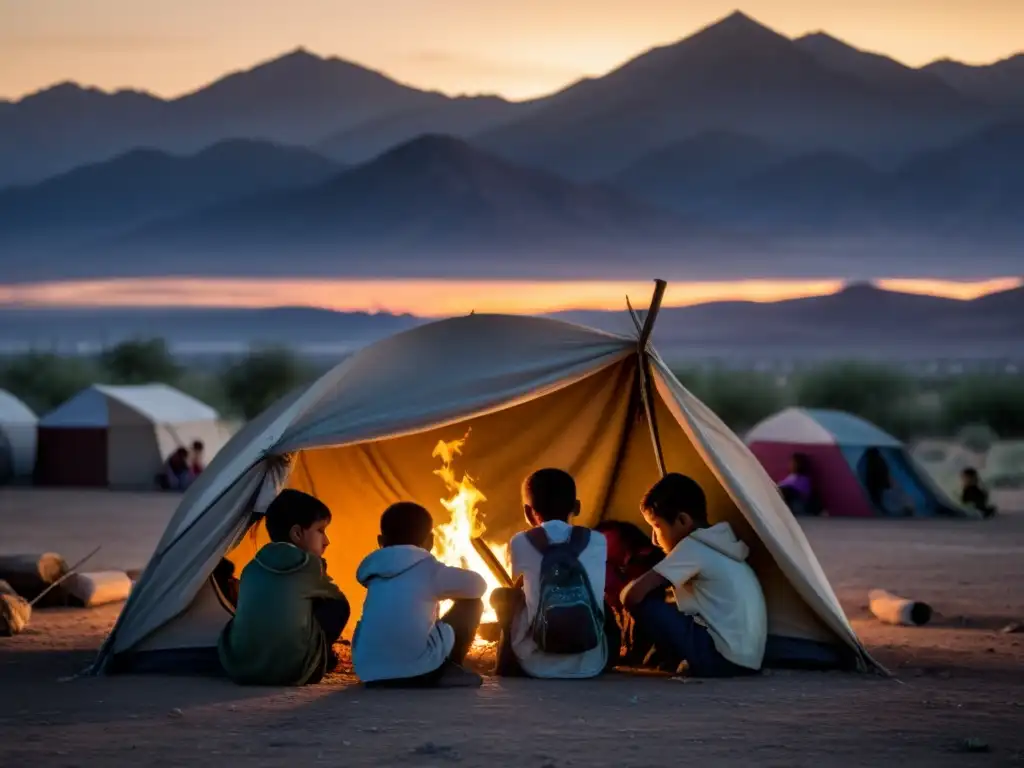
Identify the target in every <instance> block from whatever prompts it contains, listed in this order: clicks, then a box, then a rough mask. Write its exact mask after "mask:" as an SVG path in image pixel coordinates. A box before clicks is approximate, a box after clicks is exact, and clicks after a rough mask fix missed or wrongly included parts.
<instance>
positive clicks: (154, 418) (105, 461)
mask: <svg viewBox="0 0 1024 768" xmlns="http://www.w3.org/2000/svg"><path fill="white" fill-rule="evenodd" d="M228 436H229V435H228V433H227V432H226V430H225V429H224V428H223V426H222V425H221V423H220V419H219V416H218V414H217V412H216V411H215V410H214V409H213V408H211V407H210V406H208V405H206V404H205V403H202V402H200V401H199V400H196V399H195V398H194V397H190V396H189V395H186V394H185V393H184V392H180V391H179V390H177V389H174V388H173V387H169V386H167V385H166V384H146V385H141V386H120V387H113V386H105V385H102V384H95V385H93V386H91V387H88V388H87V389H84V390H82V391H81V392H79V393H78V394H77V395H75V396H73V397H72V398H71V399H70V400H68V401H66V402H65V403H63V404H62V405H60V406H58V407H57V408H56V409H55V410H53V411H51V412H50V413H48V414H46V415H45V416H43V418H42V419H40V421H39V430H38V456H37V460H36V471H35V479H36V483H37V484H39V485H54V486H79V487H112V488H152V487H153V485H154V478H155V476H156V474H157V473H158V472H159V471H160V470H161V467H162V466H163V464H164V461H166V459H167V457H168V456H169V455H170V454H171V453H172V452H173V451H174V450H175V449H176V448H178V447H188V446H190V445H191V444H192V442H193V441H194V440H200V441H202V442H203V443H204V445H205V447H206V451H205V453H206V455H207V456H212V455H214V454H215V453H216V452H217V451H218V450H219V449H220V448H221V446H223V445H224V443H225V442H227V438H228Z"/></svg>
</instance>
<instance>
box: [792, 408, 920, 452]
mask: <svg viewBox="0 0 1024 768" xmlns="http://www.w3.org/2000/svg"><path fill="white" fill-rule="evenodd" d="M805 413H806V414H807V416H809V417H810V418H812V419H814V421H816V422H817V423H818V424H820V425H821V426H822V428H824V429H826V430H827V431H828V432H829V433H830V434H832V436H833V437H835V439H836V442H837V443H838V444H839V445H863V446H874V447H876V448H885V447H898V446H902V443H901V442H900V441H899V440H897V439H896V438H895V437H893V436H892V435H890V434H889V433H887V432H883V431H882V430H880V429H879V428H878V427H876V426H875V425H874V424H871V423H869V422H867V421H864V419H861V418H858V417H857V416H854V415H852V414H849V413H844V412H843V411H827V410H817V409H813V408H808V409H806V411H805Z"/></svg>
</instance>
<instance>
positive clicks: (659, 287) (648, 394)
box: [626, 280, 668, 477]
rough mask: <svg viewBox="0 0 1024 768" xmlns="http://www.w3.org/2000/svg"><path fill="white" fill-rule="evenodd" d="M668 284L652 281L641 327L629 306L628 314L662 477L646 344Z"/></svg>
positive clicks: (663, 462)
mask: <svg viewBox="0 0 1024 768" xmlns="http://www.w3.org/2000/svg"><path fill="white" fill-rule="evenodd" d="M667 285H668V284H667V283H666V282H665V281H664V280H655V281H654V295H653V296H652V297H651V306H650V308H649V309H648V310H647V317H645V318H644V322H643V325H642V326H641V325H640V319H639V318H638V317H637V314H636V312H634V311H633V307H632V306H629V311H630V314H631V315H632V316H633V322H634V323H635V324H636V326H637V328H638V330H639V337H638V338H637V354H638V355H639V358H640V397H641V399H642V400H643V404H644V413H646V415H647V426H648V427H649V428H650V430H651V442H652V444H653V446H654V458H655V460H656V461H657V462H658V471H659V472H660V473H661V476H662V477H664V476H665V475H666V474H667V470H666V469H665V456H664V454H663V453H662V450H661V435H660V433H659V432H658V422H657V420H656V419H655V417H654V387H653V385H652V383H651V361H650V357H649V355H648V353H647V344H648V342H649V341H650V338H651V333H652V332H653V331H654V321H655V320H656V319H657V317H658V312H659V310H660V309H661V302H662V300H663V299H664V297H665V288H666V286H667ZM626 303H627V305H629V299H628V298H627V299H626Z"/></svg>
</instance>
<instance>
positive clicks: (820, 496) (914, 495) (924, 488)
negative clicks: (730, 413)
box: [747, 408, 968, 517]
mask: <svg viewBox="0 0 1024 768" xmlns="http://www.w3.org/2000/svg"><path fill="white" fill-rule="evenodd" d="M747 445H748V446H749V447H750V450H751V451H752V452H753V454H754V455H755V456H756V457H757V459H758V461H760V462H761V464H762V465H764V468H765V470H767V472H768V475H769V476H770V477H771V478H772V480H774V481H775V482H779V481H781V480H782V479H783V478H785V477H786V475H788V474H789V469H790V459H791V457H792V456H793V454H794V453H802V454H804V455H805V456H807V458H808V460H809V462H810V467H811V477H812V481H813V484H814V488H815V493H816V495H817V502H818V503H819V504H820V506H821V508H822V509H823V510H824V511H825V512H827V513H828V514H829V515H830V516H836V517H840V516H850V517H871V516H875V515H879V514H882V512H881V510H879V509H877V508H876V507H875V506H874V505H873V504H872V503H871V501H870V500H869V498H868V493H867V489H866V487H865V484H864V474H865V472H864V457H865V454H866V452H867V451H868V450H869V449H871V448H876V449H877V450H878V451H879V453H881V455H882V457H883V458H884V459H885V462H886V464H887V465H888V467H889V472H890V474H891V477H892V479H893V482H894V483H895V485H896V486H898V488H899V490H900V491H902V492H903V494H905V496H906V497H907V498H908V499H909V501H910V502H911V504H912V506H913V509H914V515H915V516H920V517H935V516H938V515H961V516H963V515H966V514H968V513H967V511H966V510H964V509H963V508H962V507H960V505H959V504H957V503H956V502H955V501H954V500H953V499H952V498H950V497H949V496H948V495H947V494H946V493H945V492H944V491H943V490H942V489H940V488H939V487H938V485H937V484H936V483H935V482H934V481H933V480H932V479H931V478H930V477H929V476H928V474H927V472H925V471H924V470H923V469H921V468H920V467H919V466H918V465H917V464H916V463H915V461H914V459H913V458H912V457H911V456H910V454H909V453H908V452H907V450H906V447H905V446H904V445H903V443H901V442H900V441H899V440H897V439H896V438H895V437H893V436H892V435H890V434H887V433H885V432H883V431H882V430H880V429H879V428H878V427H876V426H875V425H873V424H870V423H868V422H866V421H864V420H863V419H861V418H858V417H856V416H853V415H851V414H849V413H843V412H841V411H827V410H813V409H807V408H787V409H786V410H784V411H782V412H780V413H777V414H775V415H774V416H771V417H769V418H767V419H765V420H764V421H762V422H761V423H760V424H758V425H757V426H756V427H754V428H753V429H752V430H750V432H749V433H748V434H747Z"/></svg>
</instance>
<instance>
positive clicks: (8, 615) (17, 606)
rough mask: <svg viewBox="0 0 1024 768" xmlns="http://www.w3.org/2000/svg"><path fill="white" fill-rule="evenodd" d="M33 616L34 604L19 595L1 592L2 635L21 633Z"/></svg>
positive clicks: (0, 633)
mask: <svg viewBox="0 0 1024 768" xmlns="http://www.w3.org/2000/svg"><path fill="white" fill-rule="evenodd" d="M31 618H32V606H30V605H29V604H28V601H27V600H25V598H23V597H19V596H18V595H8V594H0V637H12V636H14V635H17V634H19V633H21V632H22V631H23V630H24V629H25V627H27V626H28V623H29V621H30V620H31Z"/></svg>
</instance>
